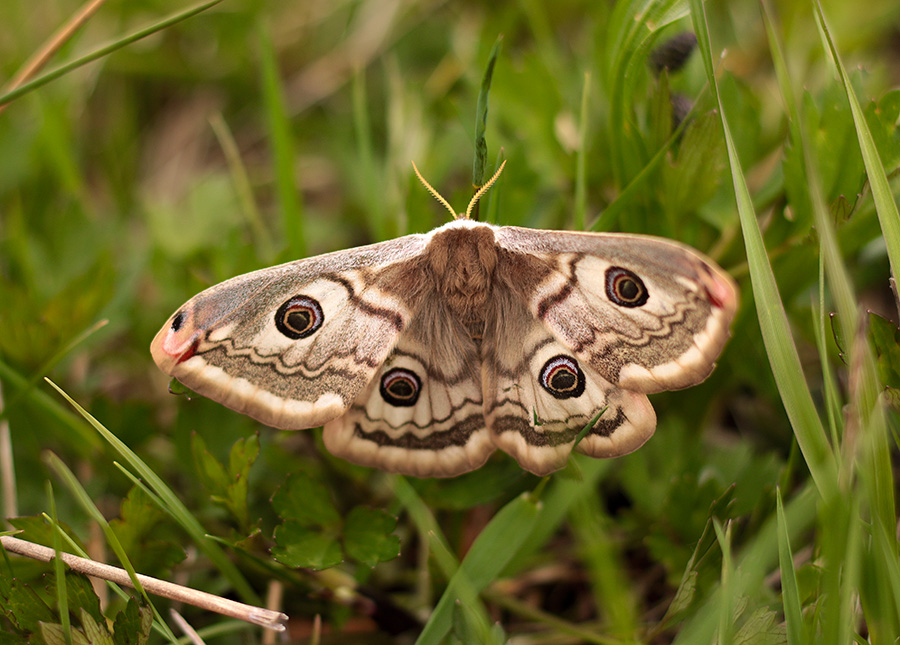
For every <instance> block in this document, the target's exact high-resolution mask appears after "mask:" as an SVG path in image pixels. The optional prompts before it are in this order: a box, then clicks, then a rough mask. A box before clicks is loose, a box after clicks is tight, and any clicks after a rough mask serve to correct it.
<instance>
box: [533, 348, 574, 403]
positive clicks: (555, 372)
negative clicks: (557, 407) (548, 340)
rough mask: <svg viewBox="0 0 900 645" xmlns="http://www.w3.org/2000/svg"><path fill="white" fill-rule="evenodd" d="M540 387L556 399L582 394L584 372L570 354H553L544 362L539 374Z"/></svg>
mask: <svg viewBox="0 0 900 645" xmlns="http://www.w3.org/2000/svg"><path fill="white" fill-rule="evenodd" d="M539 378H540V383H541V387H543V388H544V389H545V390H547V391H548V392H549V393H550V394H552V395H553V396H554V397H556V398H557V399H571V398H576V397H579V396H581V395H582V394H584V372H582V371H581V368H579V367H578V361H576V360H575V359H574V358H572V357H571V356H564V355H562V354H560V355H559V356H554V357H553V358H551V359H550V360H549V361H547V362H546V363H544V366H543V367H542V368H541V374H540V377H539Z"/></svg>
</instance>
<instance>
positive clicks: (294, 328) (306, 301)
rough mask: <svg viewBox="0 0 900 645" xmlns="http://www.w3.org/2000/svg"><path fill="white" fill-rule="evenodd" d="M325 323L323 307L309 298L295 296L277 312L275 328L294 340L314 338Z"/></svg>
mask: <svg viewBox="0 0 900 645" xmlns="http://www.w3.org/2000/svg"><path fill="white" fill-rule="evenodd" d="M323 322H325V314H324V313H322V307H321V305H319V303H318V302H317V301H316V300H314V299H313V298H310V297H309V296H294V297H293V298H291V299H290V300H288V301H287V302H285V303H284V304H283V305H281V306H280V307H279V308H278V311H276V312H275V327H277V328H278V331H280V332H281V333H282V334H284V335H285V336H287V337H288V338H292V339H293V340H299V339H301V338H308V337H309V336H312V335H313V334H314V333H316V331H318V329H319V327H321V326H322V323H323Z"/></svg>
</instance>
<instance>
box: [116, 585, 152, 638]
mask: <svg viewBox="0 0 900 645" xmlns="http://www.w3.org/2000/svg"><path fill="white" fill-rule="evenodd" d="M152 625H153V612H151V611H150V609H149V608H147V607H144V606H142V605H141V604H140V603H139V602H138V601H137V599H136V598H135V597H134V596H132V597H131V598H129V599H128V604H127V605H125V609H123V610H122V611H120V612H119V613H118V614H116V619H115V622H114V623H113V643H115V645H145V643H146V642H147V641H148V640H149V639H150V628H151V626H152Z"/></svg>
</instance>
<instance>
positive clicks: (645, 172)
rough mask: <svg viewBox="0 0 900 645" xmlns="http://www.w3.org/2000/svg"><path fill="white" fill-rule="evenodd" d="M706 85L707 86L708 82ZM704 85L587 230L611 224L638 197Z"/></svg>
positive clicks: (688, 119) (684, 125)
mask: <svg viewBox="0 0 900 645" xmlns="http://www.w3.org/2000/svg"><path fill="white" fill-rule="evenodd" d="M706 87H708V84H707V86H706ZM706 87H704V88H703V90H702V91H701V93H700V95H699V96H698V97H697V100H696V101H694V103H693V105H691V109H690V111H689V112H688V113H687V115H686V116H685V118H684V119H682V120H681V122H680V123H679V124H678V127H677V128H675V130H674V132H672V134H671V135H670V136H669V138H668V140H667V141H666V144H665V145H664V146H662V147H661V148H660V149H659V150H657V151H656V153H655V154H654V155H653V156H652V157H651V158H650V161H648V162H647V163H646V164H644V167H643V168H641V170H640V172H638V173H637V174H636V175H635V176H634V178H633V179H632V180H631V181H630V182H628V185H627V186H625V188H624V189H622V191H621V192H620V193H619V194H618V195H617V196H616V199H615V201H614V202H613V203H612V204H610V205H609V206H607V207H606V208H605V209H604V210H603V212H602V213H600V217H598V218H597V219H596V220H595V221H594V223H593V224H592V225H591V226H590V227H589V230H592V231H599V230H600V229H601V224H602V225H603V227H606V226H612V225H613V223H614V222H616V221H617V220H618V218H619V216H620V215H621V214H622V213H624V211H625V209H626V208H628V207H629V206H630V205H631V203H632V200H633V199H635V198H636V197H638V195H639V194H640V192H639V191H641V190H642V189H644V182H646V181H647V180H649V179H650V178H651V177H652V176H653V172H654V171H655V170H656V168H657V167H658V166H659V164H660V163H662V161H663V159H665V158H666V153H667V152H668V151H669V150H671V149H672V146H674V145H675V143H676V142H677V141H678V140H679V139H680V138H681V134H682V133H683V132H684V130H685V128H687V126H688V124H689V123H691V121H692V120H693V117H694V116H695V115H696V112H697V106H698V105H699V104H700V103H701V100H700V99H701V98H702V97H703V95H704V93H705V92H706Z"/></svg>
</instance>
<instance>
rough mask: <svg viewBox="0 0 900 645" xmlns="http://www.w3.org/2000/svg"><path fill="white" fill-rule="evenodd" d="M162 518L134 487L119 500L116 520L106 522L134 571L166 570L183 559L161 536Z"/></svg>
mask: <svg viewBox="0 0 900 645" xmlns="http://www.w3.org/2000/svg"><path fill="white" fill-rule="evenodd" d="M165 518H166V515H165V513H164V512H163V511H162V509H160V508H159V506H157V505H156V504H154V503H153V501H152V500H151V498H150V496H149V495H147V493H145V492H144V491H143V490H142V489H141V488H140V487H139V486H135V487H133V488H132V489H131V490H130V491H129V492H128V495H127V496H126V497H125V499H124V500H123V501H122V505H121V507H120V509H119V517H118V518H117V519H114V520H111V521H110V523H109V525H110V526H111V527H112V529H113V531H115V533H116V537H118V538H119V542H120V543H121V544H122V548H123V549H124V550H125V552H126V553H129V554H132V560H133V561H132V564H133V565H134V566H135V569H136V570H138V571H141V570H144V571H149V570H155V569H158V568H160V567H163V568H169V567H171V566H173V565H175V564H178V563H179V562H181V561H182V560H184V558H185V553H184V549H182V548H181V546H180V545H179V544H178V543H177V542H176V541H175V540H173V539H168V536H167V535H166V534H165V529H166V528H168V525H167V524H166V523H165V521H164V520H165ZM98 619H99V616H98Z"/></svg>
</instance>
